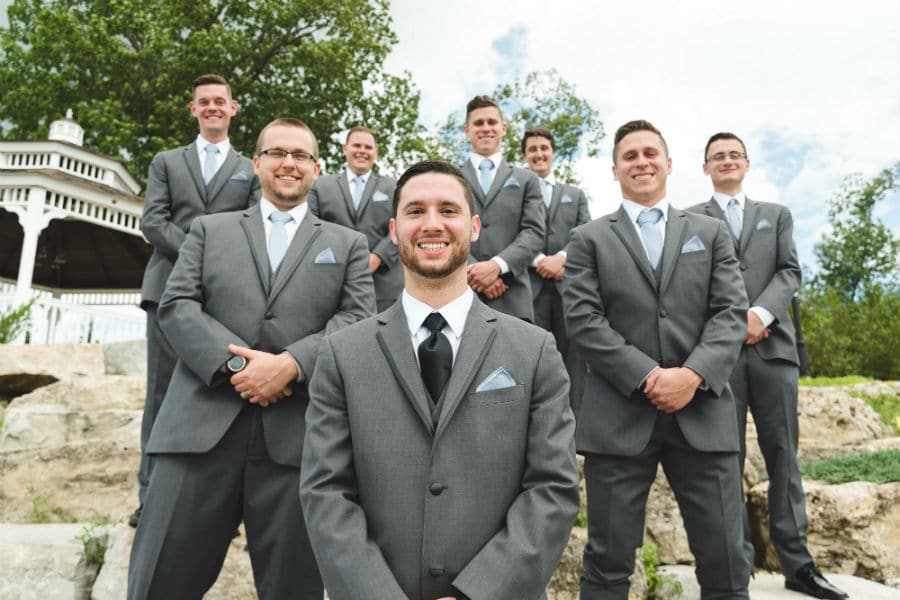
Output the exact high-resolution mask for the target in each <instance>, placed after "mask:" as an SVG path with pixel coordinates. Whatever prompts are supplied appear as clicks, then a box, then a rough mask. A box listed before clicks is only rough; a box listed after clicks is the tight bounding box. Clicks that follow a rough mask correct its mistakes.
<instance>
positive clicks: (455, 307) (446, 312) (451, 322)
mask: <svg viewBox="0 0 900 600" xmlns="http://www.w3.org/2000/svg"><path fill="white" fill-rule="evenodd" d="M474 299H475V293H474V292H473V291H472V290H471V289H470V288H468V287H467V288H466V291H464V292H463V293H462V294H460V295H459V296H458V297H457V298H456V299H454V300H451V301H450V302H448V303H447V304H445V305H444V306H442V307H441V308H440V309H439V310H435V309H433V308H431V307H430V306H428V305H427V304H425V303H424V302H422V301H421V300H417V299H416V298H413V297H412V296H411V295H410V294H409V292H407V291H406V289H404V290H403V294H401V296H400V301H401V302H402V303H403V312H404V313H405V314H406V325H407V326H408V327H409V335H410V340H411V341H412V346H413V354H415V355H416V362H418V360H419V344H421V343H422V342H424V341H425V340H426V339H427V338H428V337H429V336H430V335H431V332H430V331H429V330H428V328H427V327H425V319H426V318H427V317H428V315H430V314H431V313H433V312H439V313H441V316H442V317H444V320H445V321H447V325H446V327H444V329H443V330H442V331H443V333H444V335H445V336H447V339H448V340H449V341H450V347H451V348H452V349H453V362H454V363H455V362H456V353H457V351H458V350H459V341H460V339H461V338H462V334H463V329H464V328H465V326H466V318H467V317H468V316H469V309H470V308H472V301H473V300H474ZM419 368H421V365H420V366H419Z"/></svg>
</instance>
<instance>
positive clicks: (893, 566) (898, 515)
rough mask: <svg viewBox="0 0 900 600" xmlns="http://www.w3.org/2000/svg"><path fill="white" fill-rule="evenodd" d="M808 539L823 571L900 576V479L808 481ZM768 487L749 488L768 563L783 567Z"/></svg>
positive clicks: (890, 578)
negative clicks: (774, 541)
mask: <svg viewBox="0 0 900 600" xmlns="http://www.w3.org/2000/svg"><path fill="white" fill-rule="evenodd" d="M803 487H804V490H805V492H806V512H807V515H808V517H809V531H808V532H807V539H808V542H809V549H810V552H811V553H812V555H813V558H814V559H815V561H816V564H817V565H818V566H819V568H821V569H822V570H823V571H831V572H836V573H846V574H850V575H856V576H858V577H864V578H866V579H870V580H873V581H879V582H886V581H894V580H897V579H900V482H895V483H886V484H881V485H879V484H875V483H870V482H864V481H854V482H851V483H844V484H841V485H827V484H824V483H820V482H816V481H804V483H803ZM767 491H768V490H767V486H766V485H765V484H760V485H757V486H756V487H754V488H753V489H752V490H751V491H750V511H751V512H750V515H751V519H750V520H751V523H752V526H753V527H754V528H755V531H754V535H755V536H758V538H759V539H760V540H762V542H763V544H764V550H765V564H766V566H767V567H768V568H770V569H773V570H778V569H779V568H780V567H779V563H778V558H777V556H776V555H775V550H774V549H773V548H772V546H771V542H770V540H769V531H768V527H767V526H766V525H765V524H767V523H768V503H767Z"/></svg>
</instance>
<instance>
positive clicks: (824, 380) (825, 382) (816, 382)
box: [799, 375, 872, 387]
mask: <svg viewBox="0 0 900 600" xmlns="http://www.w3.org/2000/svg"><path fill="white" fill-rule="evenodd" d="M869 381H872V378H871V377H863V376H862V375H844V376H843V377H801V378H800V382H799V383H800V387H835V386H840V385H853V384H856V383H867V382H869Z"/></svg>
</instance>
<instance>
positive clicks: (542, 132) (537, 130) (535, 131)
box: [522, 127, 556, 154]
mask: <svg viewBox="0 0 900 600" xmlns="http://www.w3.org/2000/svg"><path fill="white" fill-rule="evenodd" d="M530 137H542V138H547V139H548V140H550V147H551V148H553V151H554V152H556V138H555V137H553V134H552V133H551V132H550V130H549V129H547V128H546V127H532V128H531V129H526V130H525V135H523V136H522V154H525V146H526V142H527V141H528V138H530Z"/></svg>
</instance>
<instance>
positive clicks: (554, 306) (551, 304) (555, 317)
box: [532, 273, 584, 415]
mask: <svg viewBox="0 0 900 600" xmlns="http://www.w3.org/2000/svg"><path fill="white" fill-rule="evenodd" d="M534 277H540V275H537V274H536V273H535V275H534ZM532 281H533V279H532ZM534 324H535V325H537V326H538V327H542V328H543V329H546V330H547V331H549V332H550V333H552V334H553V339H554V340H555V341H556V348H557V350H559V353H560V354H562V357H563V363H564V364H565V365H566V372H567V373H568V374H569V382H570V383H571V385H570V386H569V405H570V406H571V407H572V412H573V413H574V414H576V415H577V414H578V405H579V404H580V403H581V393H582V392H583V391H584V366H583V365H578V367H576V363H578V361H577V358H576V353H575V348H574V347H573V346H572V345H571V344H569V336H568V334H567V333H566V322H565V318H564V317H563V307H562V296H560V294H559V290H558V289H557V287H556V284H555V282H553V281H544V282H542V285H541V291H540V292H538V295H537V296H535V298H534Z"/></svg>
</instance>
